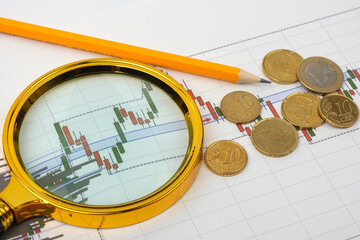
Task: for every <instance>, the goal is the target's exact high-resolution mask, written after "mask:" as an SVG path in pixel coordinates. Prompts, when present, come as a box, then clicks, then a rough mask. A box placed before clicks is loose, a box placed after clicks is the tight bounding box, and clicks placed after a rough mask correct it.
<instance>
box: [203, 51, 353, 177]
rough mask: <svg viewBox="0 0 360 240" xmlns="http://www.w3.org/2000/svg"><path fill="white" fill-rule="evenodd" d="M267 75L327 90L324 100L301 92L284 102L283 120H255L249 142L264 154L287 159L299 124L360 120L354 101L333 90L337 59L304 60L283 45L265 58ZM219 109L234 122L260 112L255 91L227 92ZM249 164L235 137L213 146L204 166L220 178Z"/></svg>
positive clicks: (338, 75) (338, 77)
mask: <svg viewBox="0 0 360 240" xmlns="http://www.w3.org/2000/svg"><path fill="white" fill-rule="evenodd" d="M262 68H263V71H264V74H265V75H266V76H267V77H268V78H269V79H270V80H272V81H273V82H276V83H279V84H292V83H296V82H297V81H300V83H301V84H302V85H303V86H304V87H305V88H307V89H308V90H310V91H312V92H314V93H319V94H327V95H325V96H324V97H322V98H321V99H320V97H318V96H316V95H315V94H313V93H309V92H297V93H293V94H290V95H289V96H287V97H286V98H285V99H284V101H283V102H282V104H281V113H282V116H283V117H284V119H285V120H283V119H280V118H266V119H263V120H261V121H259V122H257V123H256V124H255V126H254V127H253V129H252V133H251V142H252V143H253V145H254V147H255V148H256V149H257V150H258V151H259V152H261V153H262V154H264V155H267V156H270V157H283V156H285V155H287V154H289V153H291V152H292V151H294V149H295V148H296V146H297V143H298V133H297V130H296V129H295V127H294V126H297V127H300V128H316V127H319V126H320V125H321V124H322V123H323V122H324V120H325V121H326V122H327V123H329V124H331V125H332V126H335V127H341V128H344V127H350V126H352V125H354V124H355V122H356V121H357V120H358V118H359V109H358V107H357V106H356V104H355V102H354V101H352V100H351V99H349V98H348V97H346V96H344V95H340V94H329V93H331V92H334V91H335V90H337V89H339V88H340V87H341V85H342V83H343V82H344V75H343V73H342V71H341V69H340V68H339V66H337V65H336V64H335V63H334V62H333V61H331V60H329V59H327V58H323V57H310V58H307V59H304V60H303V58H302V57H301V56H300V55H299V54H297V53H295V52H293V51H291V50H286V49H279V50H275V51H272V52H270V53H268V54H267V55H266V56H265V57H264V60H263V64H262ZM220 109H221V111H222V113H223V114H224V116H225V118H226V119H228V120H229V121H231V122H234V123H249V122H252V121H254V120H255V119H256V118H257V117H258V116H259V115H260V112H261V105H260V102H259V100H258V99H257V98H256V97H255V96H254V95H252V94H251V93H248V92H244V91H236V92H231V93H229V94H227V95H226V96H225V97H224V98H223V99H222V101H221V104H220ZM246 162H247V154H246V151H245V149H244V148H243V147H242V146H241V145H239V144H237V143H235V142H232V141H227V140H221V141H217V142H215V143H213V144H211V145H210V146H209V148H208V149H207V150H206V153H205V164H206V165H207V166H208V168H209V169H210V170H211V171H212V172H214V173H216V174H218V175H221V176H232V175H235V174H237V173H239V172H241V171H242V170H243V169H244V167H245V165H246Z"/></svg>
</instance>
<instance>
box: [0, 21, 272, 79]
mask: <svg viewBox="0 0 360 240" xmlns="http://www.w3.org/2000/svg"><path fill="white" fill-rule="evenodd" d="M0 32H4V33H8V34H12V35H17V36H21V37H26V38H31V39H35V40H40V41H43V42H49V43H54V44H58V45H62V46H66V47H71V48H77V49H81V50H86V51H90V52H96V53H101V54H104V55H109V56H114V57H120V58H127V59H131V60H135V61H139V62H143V63H148V64H153V65H157V66H162V67H166V68H171V69H174V70H178V71H183V72H188V73H193V74H197V75H201V76H206V77H210V78H216V79H220V80H225V81H230V82H234V83H246V82H262V83H270V81H268V80H265V79H262V78H260V77H257V76H255V75H253V74H251V73H248V72H246V71H244V70H242V69H240V68H237V67H231V66H226V65H223V64H218V63H213V62H208V61H203V60H199V59H194V58H189V57H184V56H180V55H176V54H171V53H165V52H161V51H156V50H151V49H147V48H141V47H136V46H131V45H128V44H123V43H118V42H114V41H108V40H104V39H99V38H94V37H89V36H85V35H81V34H76V33H71V32H66V31H62V30H57V29H53V28H47V27H42V26H38V25H34V24H29V23H24V22H20V21H15V20H11V19H6V18H1V17H0Z"/></svg>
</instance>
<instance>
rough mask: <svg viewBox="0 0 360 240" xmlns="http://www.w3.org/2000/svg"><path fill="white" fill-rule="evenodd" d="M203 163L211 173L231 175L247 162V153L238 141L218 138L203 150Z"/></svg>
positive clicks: (236, 172) (239, 170) (238, 171)
mask: <svg viewBox="0 0 360 240" xmlns="http://www.w3.org/2000/svg"><path fill="white" fill-rule="evenodd" d="M204 158H205V164H206V166H207V167H208V168H209V169H210V171H212V172H213V173H215V174H217V175H220V176H224V177H227V176H233V175H236V174H238V173H240V172H241V171H242V170H243V169H244V167H245V165H246V163H247V158H248V156H247V153H246V151H245V149H244V148H243V147H242V146H241V145H240V144H238V143H236V142H233V141H229V140H220V141H217V142H214V143H212V144H211V145H210V146H209V147H208V148H207V149H206V152H205V157H204Z"/></svg>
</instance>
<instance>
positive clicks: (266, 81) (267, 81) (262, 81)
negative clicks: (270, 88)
mask: <svg viewBox="0 0 360 240" xmlns="http://www.w3.org/2000/svg"><path fill="white" fill-rule="evenodd" d="M260 82H261V83H271V82H270V81H269V80H266V79H263V78H260Z"/></svg>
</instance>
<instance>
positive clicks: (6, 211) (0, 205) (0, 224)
mask: <svg viewBox="0 0 360 240" xmlns="http://www.w3.org/2000/svg"><path fill="white" fill-rule="evenodd" d="M13 221H14V215H13V213H12V211H11V209H10V208H9V206H8V205H7V204H6V203H5V202H4V201H2V200H1V199H0V233H1V232H4V231H6V229H8V227H10V225H11V223H12V222H13Z"/></svg>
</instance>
